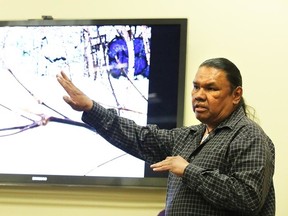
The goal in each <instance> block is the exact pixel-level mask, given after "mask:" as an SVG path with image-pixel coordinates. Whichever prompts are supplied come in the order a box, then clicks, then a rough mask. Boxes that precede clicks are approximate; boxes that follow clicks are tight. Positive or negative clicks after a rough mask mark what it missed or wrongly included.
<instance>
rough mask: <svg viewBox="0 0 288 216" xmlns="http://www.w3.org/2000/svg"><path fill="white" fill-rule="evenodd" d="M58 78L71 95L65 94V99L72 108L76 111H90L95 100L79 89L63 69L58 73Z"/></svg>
mask: <svg viewBox="0 0 288 216" xmlns="http://www.w3.org/2000/svg"><path fill="white" fill-rule="evenodd" d="M56 78H57V80H58V82H59V83H60V85H61V86H62V87H63V88H64V90H65V91H66V92H67V94H68V95H69V96H67V95H66V96H63V99H64V101H65V102H66V103H67V104H69V105H70V106H71V107H72V109H74V110H76V111H89V110H90V109H92V106H93V101H92V100H91V99H90V98H89V97H88V96H86V95H85V94H84V93H83V92H82V91H81V90H80V89H78V88H77V87H76V86H75V85H74V84H73V83H72V81H71V80H70V79H69V78H68V76H67V75H66V74H65V73H64V72H63V71H61V72H60V74H57V75H56Z"/></svg>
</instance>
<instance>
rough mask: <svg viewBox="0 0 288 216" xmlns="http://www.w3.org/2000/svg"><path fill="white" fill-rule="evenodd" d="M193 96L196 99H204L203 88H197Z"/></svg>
mask: <svg viewBox="0 0 288 216" xmlns="http://www.w3.org/2000/svg"><path fill="white" fill-rule="evenodd" d="M194 98H195V99H196V100H205V99H206V92H205V90H204V89H203V88H199V89H198V90H197V91H196V92H194Z"/></svg>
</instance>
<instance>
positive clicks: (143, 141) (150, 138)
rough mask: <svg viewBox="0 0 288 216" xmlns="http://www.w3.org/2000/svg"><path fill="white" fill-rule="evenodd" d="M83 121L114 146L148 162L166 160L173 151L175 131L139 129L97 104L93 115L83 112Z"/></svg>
mask: <svg viewBox="0 0 288 216" xmlns="http://www.w3.org/2000/svg"><path fill="white" fill-rule="evenodd" d="M82 120H83V121H84V122H85V123H87V124H89V125H90V126H92V127H94V128H95V129H96V131H97V133H99V134H100V135H101V136H102V137H103V138H104V139H106V140H107V141H108V142H109V143H111V144H112V145H114V146H116V147H118V148H120V149H122V150H123V151H125V152H127V153H129V154H131V155H133V156H135V157H137V158H140V159H142V160H144V161H146V162H148V163H155V162H158V161H160V160H163V159H164V158H166V157H167V156H168V155H169V154H170V152H171V147H170V145H169V143H172V141H171V140H172V137H173V136H172V132H169V130H160V129H159V128H158V127H157V126H156V125H147V126H139V125H137V124H136V123H135V122H134V121H132V120H130V119H127V118H122V117H120V116H118V115H117V112H116V111H115V110H113V109H105V108H104V107H102V106H101V105H99V104H97V103H96V102H94V103H93V107H92V109H91V110H90V111H89V112H84V113H83V115H82Z"/></svg>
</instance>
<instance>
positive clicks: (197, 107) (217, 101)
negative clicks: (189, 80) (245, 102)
mask: <svg viewBox="0 0 288 216" xmlns="http://www.w3.org/2000/svg"><path fill="white" fill-rule="evenodd" d="M193 85H194V87H193V90H192V106H193V111H194V112H195V115H196V118H197V119H198V120H199V121H201V122H203V123H205V124H207V125H208V126H209V127H211V128H214V127H216V126H217V125H218V124H219V123H220V122H221V121H223V120H224V119H226V118H227V117H228V116H229V115H230V114H231V113H232V112H233V111H234V109H235V106H236V105H237V104H238V103H239V102H240V99H241V96H242V88H241V87H237V88H236V89H235V90H234V91H231V85H230V83H229V81H228V80H227V78H226V74H225V72H224V71H222V70H219V69H216V68H212V67H200V68H199V69H198V71H197V73H196V76H195V79H194V81H193Z"/></svg>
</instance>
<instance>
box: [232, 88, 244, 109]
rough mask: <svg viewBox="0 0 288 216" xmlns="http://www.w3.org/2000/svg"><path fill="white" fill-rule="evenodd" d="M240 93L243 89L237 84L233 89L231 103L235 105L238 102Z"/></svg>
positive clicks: (240, 96)
mask: <svg viewBox="0 0 288 216" xmlns="http://www.w3.org/2000/svg"><path fill="white" fill-rule="evenodd" d="M242 94H243V89H242V87H241V86H238V87H237V88H235V89H234V91H233V104H234V105H237V104H239V103H240V100H241V98H242Z"/></svg>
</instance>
